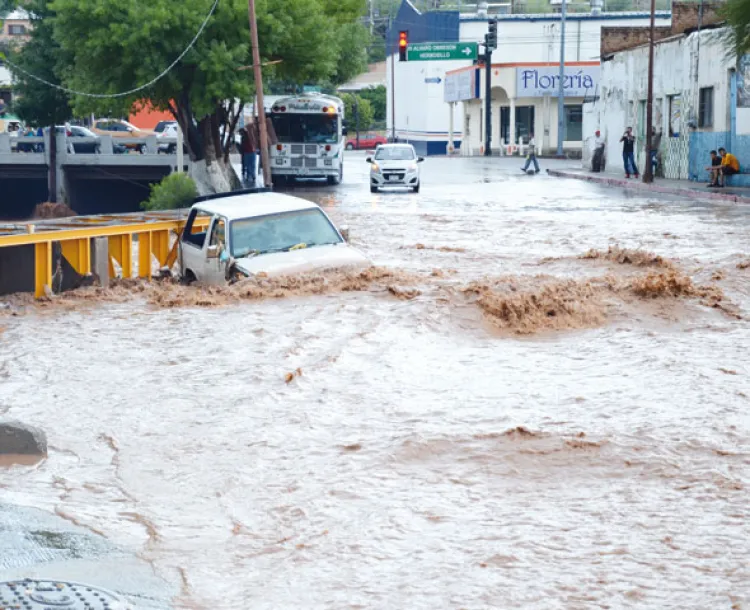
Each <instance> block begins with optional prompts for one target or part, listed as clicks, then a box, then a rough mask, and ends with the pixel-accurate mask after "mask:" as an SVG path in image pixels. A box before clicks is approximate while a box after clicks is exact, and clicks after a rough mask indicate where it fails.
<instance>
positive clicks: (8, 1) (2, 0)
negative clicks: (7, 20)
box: [0, 0, 16, 17]
mask: <svg viewBox="0 0 750 610" xmlns="http://www.w3.org/2000/svg"><path fill="white" fill-rule="evenodd" d="M14 8H16V0H0V17H2V16H3V15H5V13H9V12H10V11H12V10H13V9H14Z"/></svg>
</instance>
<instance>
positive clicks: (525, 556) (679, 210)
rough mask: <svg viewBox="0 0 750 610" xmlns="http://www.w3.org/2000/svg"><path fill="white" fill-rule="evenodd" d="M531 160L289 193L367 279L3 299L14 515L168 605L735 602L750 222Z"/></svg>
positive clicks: (742, 524)
mask: <svg viewBox="0 0 750 610" xmlns="http://www.w3.org/2000/svg"><path fill="white" fill-rule="evenodd" d="M541 163H542V167H543V170H544V168H545V167H552V166H553V164H554V166H556V167H564V166H569V165H570V162H567V163H563V164H562V165H560V164H559V163H556V162H554V161H547V160H541ZM519 165H520V161H519V160H518V159H514V160H502V159H489V160H485V159H439V158H434V159H433V158H428V159H427V161H426V162H425V163H424V164H423V166H422V172H423V173H422V181H423V185H422V190H421V193H419V194H412V193H405V192H403V193H381V194H378V195H371V194H370V193H369V190H368V185H367V172H368V166H367V164H366V163H365V161H364V155H363V154H360V153H353V154H350V155H349V156H348V158H347V162H346V164H345V169H344V173H345V180H344V184H342V185H341V186H339V187H326V186H317V185H316V186H298V187H297V188H295V189H293V190H291V191H290V192H291V193H292V194H296V195H300V196H303V197H306V198H309V199H312V200H314V201H316V202H318V203H320V204H321V205H322V206H323V208H324V209H325V211H326V212H327V213H328V214H329V215H330V216H331V218H332V219H333V220H334V221H335V222H336V223H337V224H339V225H340V226H341V225H347V226H349V228H350V231H351V241H352V243H353V244H354V245H355V246H356V247H358V248H360V249H361V250H362V251H363V252H365V253H366V254H367V255H368V256H369V257H370V258H371V259H372V260H373V262H374V264H375V265H376V266H377V269H378V270H379V271H377V272H374V273H373V274H372V276H367V277H365V278H361V277H360V278H354V279H353V278H344V279H343V280H342V279H341V278H339V280H336V279H335V278H334V279H333V280H331V282H330V284H327V285H326V286H325V288H321V289H315V290H305V288H304V286H299V285H297V284H290V285H285V286H284V287H283V289H282V288H280V287H278V286H276V287H275V288H274V289H269V290H268V296H270V297H280V296H282V295H283V298H256V297H257V296H259V295H262V290H260V291H256V292H253V293H252V295H250V293H249V292H243V290H244V289H242V288H238V287H233V289H231V290H225V291H215V292H214V293H212V294H211V295H210V298H208V297H200V298H196V296H195V295H196V294H198V295H199V294H200V293H201V292H202V291H201V290H200V289H195V288H183V287H179V286H163V287H160V286H156V287H152V288H149V289H147V290H145V291H143V292H139V291H137V290H132V291H131V292H130V296H128V295H127V294H125V292H126V291H125V290H120V291H119V292H117V291H112V293H111V294H110V295H109V296H107V294H105V295H100V296H101V298H99V299H98V300H97V297H94V296H91V297H85V296H84V297H80V298H78V299H75V298H71V299H68V301H67V304H66V305H65V306H60V307H56V306H55V304H54V303H53V304H48V305H47V306H45V307H40V308H35V307H25V308H22V310H20V311H19V312H18V313H19V314H20V315H17V316H11V315H8V310H5V311H3V310H0V415H4V416H6V417H10V418H13V419H22V420H24V421H26V422H29V423H30V424H33V425H35V426H39V427H41V428H43V429H45V430H46V432H47V435H48V438H49V443H50V454H49V458H48V459H47V460H46V461H44V462H42V463H41V464H39V465H37V466H15V467H12V468H4V469H2V470H0V493H1V494H2V500H3V502H8V503H12V504H17V505H22V506H29V507H34V508H38V509H43V510H46V511H48V512H51V513H56V514H57V515H58V516H61V517H63V518H65V519H68V520H70V521H72V522H73V523H76V524H78V525H82V526H84V527H86V528H88V529H90V530H91V531H93V532H97V533H100V534H102V535H104V536H105V537H106V538H107V539H108V541H109V542H111V543H114V544H116V545H120V546H122V547H124V548H128V549H131V550H133V551H134V552H135V553H137V555H138V556H139V557H140V558H142V559H143V560H145V561H147V562H149V563H151V564H152V565H153V568H154V570H155V572H156V573H157V574H158V575H159V576H160V577H162V578H163V579H165V580H166V581H167V582H169V583H171V584H172V585H174V587H175V589H176V590H177V591H179V594H178V595H177V596H176V597H175V599H174V605H175V607H176V608H201V609H214V608H222V609H224V608H226V609H230V608H241V607H252V608H268V609H278V608H289V609H292V608H306V609H318V608H320V609H330V608H382V609H393V608H404V609H406V608H409V609H415V610H416V609H425V610H426V609H435V608H468V609H480V608H524V609H539V610H552V609H557V608H560V609H563V608H564V609H568V608H570V609H573V608H622V607H640V608H659V609H661V608H681V609H708V608H716V609H719V608H726V609H730V608H731V609H735V608H737V609H739V608H750V493H749V492H748V490H749V489H750V416H749V415H748V413H749V412H750V355H749V354H750V347H749V346H750V322H749V321H748V316H750V264H748V261H750V249H749V248H748V244H750V209H748V208H746V207H742V206H738V205H736V204H724V203H718V202H710V203H708V202H707V203H700V202H694V201H686V200H678V199H676V198H669V197H667V196H663V195H660V196H658V197H656V198H649V197H647V196H644V194H643V193H639V194H633V193H629V192H624V191H619V190H615V189H606V188H602V187H597V186H595V185H592V184H587V183H583V182H578V181H574V180H561V179H556V178H551V177H548V176H546V175H545V174H543V173H542V174H539V175H537V176H527V175H524V174H522V173H521V172H520V170H519ZM649 253H653V255H654V256H652V255H651V254H649ZM384 269H385V270H384ZM386 270H387V271H386ZM355 280H356V281H355ZM235 288H236V290H235ZM306 292H317V293H318V294H306ZM113 295H114V296H113ZM123 295H124V296H123ZM249 296H252V297H253V298H249ZM0 300H1V299H0Z"/></svg>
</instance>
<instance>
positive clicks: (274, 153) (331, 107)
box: [270, 93, 345, 184]
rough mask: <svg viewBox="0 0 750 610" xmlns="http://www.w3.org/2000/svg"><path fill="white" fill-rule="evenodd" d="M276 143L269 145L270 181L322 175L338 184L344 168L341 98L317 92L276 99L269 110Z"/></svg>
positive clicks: (320, 176)
mask: <svg viewBox="0 0 750 610" xmlns="http://www.w3.org/2000/svg"><path fill="white" fill-rule="evenodd" d="M270 117H271V121H272V122H273V128H274V131H275V132H276V138H277V140H278V143H277V144H276V145H275V146H272V147H271V174H272V176H273V180H274V182H278V181H283V180H288V179H294V178H325V179H326V180H328V184H338V183H339V182H341V178H342V176H343V172H344V159H343V154H344V135H345V134H344V130H343V122H344V102H343V101H342V100H340V99H339V98H337V97H334V96H332V95H323V94H320V93H312V94H305V95H299V96H292V97H285V98H281V99H278V100H276V101H275V102H274V104H273V106H272V107H271V113H270Z"/></svg>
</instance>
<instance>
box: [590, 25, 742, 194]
mask: <svg viewBox="0 0 750 610" xmlns="http://www.w3.org/2000/svg"><path fill="white" fill-rule="evenodd" d="M723 33H724V30H722V29H706V30H702V31H700V32H695V33H692V34H679V35H676V36H672V37H669V38H666V39H664V40H661V41H658V42H657V43H656V44H655V46H654V92H653V96H654V97H653V100H654V101H653V124H654V126H655V127H656V129H657V130H659V131H661V132H662V134H663V136H662V139H661V147H660V150H659V156H660V159H661V162H662V163H661V169H660V170H659V171H658V172H657V175H658V174H661V175H664V176H665V177H667V178H673V179H691V180H706V178H707V174H706V172H705V170H704V167H705V166H707V165H710V159H709V151H711V150H718V149H719V148H721V147H724V148H726V149H727V150H729V151H730V152H732V153H734V154H735V155H736V156H737V157H738V159H739V161H740V164H741V167H742V166H743V165H746V166H748V167H750V58H748V57H744V58H742V59H741V60H740V61H739V62H737V61H736V60H735V59H734V57H732V56H730V55H728V54H727V46H726V42H725V38H724V35H723ZM606 59H607V61H603V63H602V66H601V76H600V96H599V99H598V100H596V101H594V102H593V103H590V104H586V105H585V111H584V132H585V133H586V134H587V135H588V134H592V133H593V132H594V131H595V130H597V129H599V130H600V131H601V132H602V136H604V137H605V139H606V145H607V148H606V153H607V158H608V160H609V161H608V166H609V168H614V167H617V168H618V169H619V168H620V167H621V166H622V145H621V144H620V142H619V140H620V137H621V136H622V134H623V132H624V131H625V128H626V127H628V126H630V127H633V129H634V132H635V134H636V150H637V156H636V161H637V164H638V166H639V169H641V171H642V169H643V164H644V162H645V159H646V154H645V136H646V94H647V85H648V83H647V75H648V46H647V45H641V46H638V47H635V48H632V49H628V50H626V51H621V52H619V53H615V54H614V55H612V56H611V57H609V58H606ZM623 171H624V170H623ZM744 178H745V176H737V177H734V178H733V179H732V182H733V184H743V183H750V180H745V179H744ZM747 178H750V176H747Z"/></svg>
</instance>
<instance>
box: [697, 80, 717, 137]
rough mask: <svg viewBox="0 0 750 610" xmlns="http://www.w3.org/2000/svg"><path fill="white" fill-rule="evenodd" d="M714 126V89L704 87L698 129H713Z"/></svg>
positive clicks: (699, 102) (701, 93)
mask: <svg viewBox="0 0 750 610" xmlns="http://www.w3.org/2000/svg"><path fill="white" fill-rule="evenodd" d="M713 124H714V88H713V87H702V88H701V92H700V99H699V101H698V127H712V126H713Z"/></svg>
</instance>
